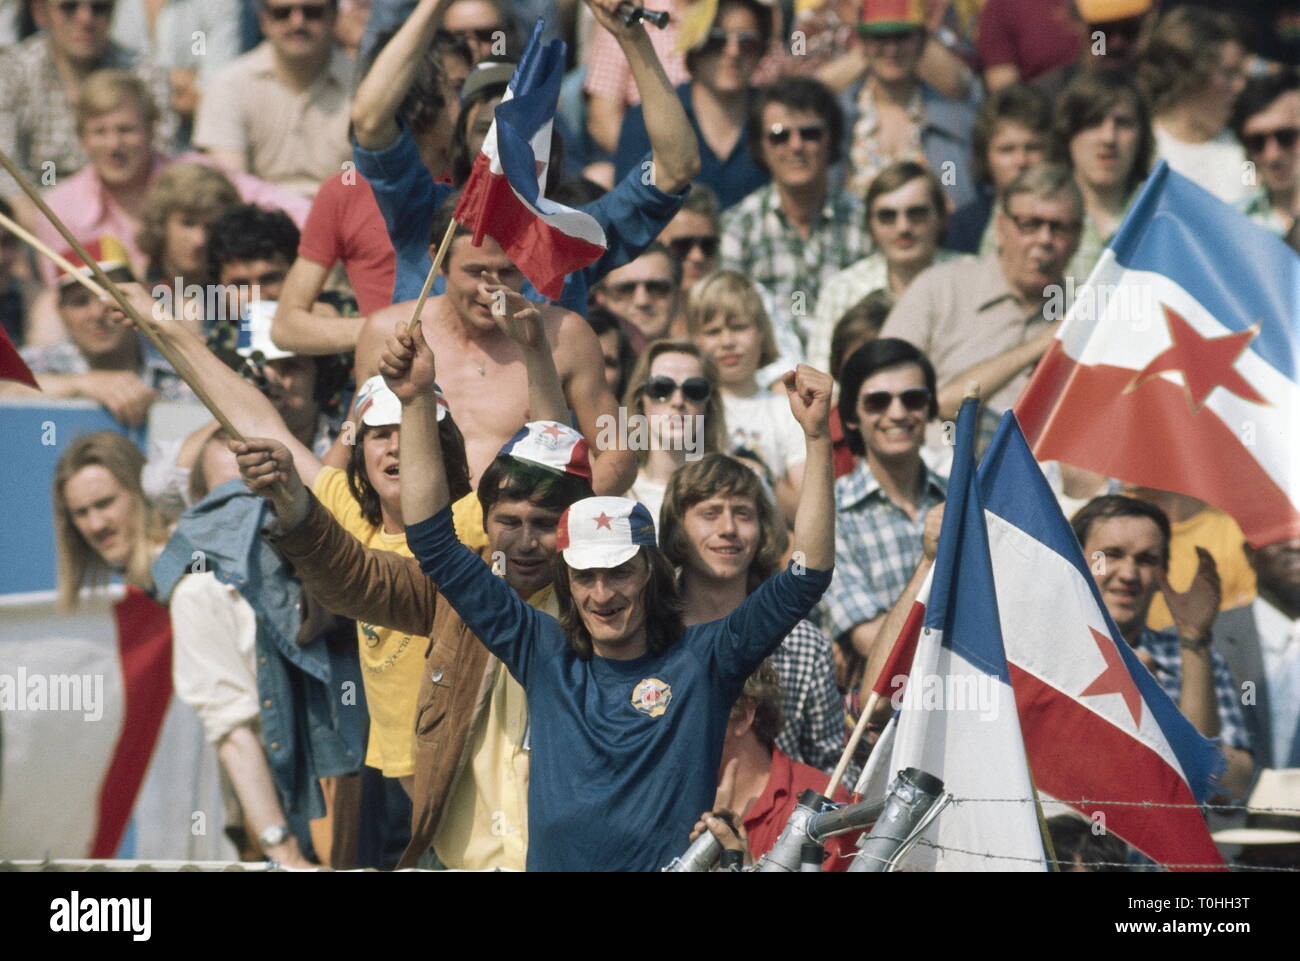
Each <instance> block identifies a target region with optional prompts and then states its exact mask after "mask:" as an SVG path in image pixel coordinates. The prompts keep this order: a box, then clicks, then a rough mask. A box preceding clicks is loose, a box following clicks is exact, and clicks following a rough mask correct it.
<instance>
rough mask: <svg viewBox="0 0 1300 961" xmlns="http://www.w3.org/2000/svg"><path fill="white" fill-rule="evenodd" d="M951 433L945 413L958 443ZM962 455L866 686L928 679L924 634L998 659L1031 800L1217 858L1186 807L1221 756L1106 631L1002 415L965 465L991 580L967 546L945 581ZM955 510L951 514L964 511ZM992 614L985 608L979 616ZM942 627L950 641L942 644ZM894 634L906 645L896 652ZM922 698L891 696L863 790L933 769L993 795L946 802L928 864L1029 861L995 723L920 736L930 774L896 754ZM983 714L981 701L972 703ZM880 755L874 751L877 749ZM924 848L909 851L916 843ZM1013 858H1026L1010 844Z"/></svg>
mask: <svg viewBox="0 0 1300 961" xmlns="http://www.w3.org/2000/svg"><path fill="white" fill-rule="evenodd" d="M961 438H962V428H961V426H960V424H959V426H958V443H959V444H960V442H961ZM960 455H961V450H960V447H959V449H958V458H957V459H956V460H955V461H954V472H953V483H952V484H951V485H950V487H949V503H948V507H947V510H946V511H945V516H944V526H943V532H942V534H941V535H940V540H939V556H938V558H937V559H936V561H935V567H934V571H933V572H932V575H931V579H930V581H928V582H927V584H926V585H925V587H923V588H922V592H921V595H920V598H919V599H918V601H917V603H916V605H915V606H914V608H913V611H912V615H911V617H909V619H908V622H907V625H906V626H905V627H904V629H903V631H902V633H901V634H900V637H899V639H898V641H897V642H896V645H895V653H896V654H899V658H898V659H896V660H893V661H891V664H890V666H889V667H887V668H886V670H885V672H884V674H887V675H888V676H887V677H886V676H884V675H882V678H881V679H880V681H878V682H877V684H876V687H875V690H876V691H877V692H878V693H881V694H883V695H886V696H888V695H890V694H894V695H895V696H896V695H897V691H898V687H897V686H896V685H893V681H894V680H895V679H896V678H898V676H899V675H900V674H909V672H910V676H909V679H908V681H907V688H906V690H907V691H909V692H913V689H914V687H915V685H916V684H917V683H918V682H921V683H925V682H927V680H928V678H929V675H930V674H934V673H939V674H940V675H942V672H941V671H940V672H936V669H935V668H933V667H927V666H926V664H927V663H934V654H933V653H929V654H927V650H932V649H933V647H934V646H935V638H936V637H937V638H940V643H941V644H942V645H943V646H948V645H949V644H952V646H953V648H954V650H955V651H962V650H965V651H967V652H968V653H966V654H965V655H964V658H965V660H966V661H967V663H968V664H972V665H981V664H983V665H986V666H988V667H989V668H991V669H996V668H997V667H998V666H999V665H1001V666H1005V668H1006V674H1007V676H1008V677H1009V680H1010V686H1011V688H1012V689H1013V690H1014V699H1015V710H1014V711H1010V712H1008V713H1010V714H1013V715H1015V716H1016V718H1017V719H1018V722H1019V724H1018V728H1017V731H1016V734H1017V736H1018V737H1022V738H1023V749H1022V750H1023V756H1024V757H1027V758H1028V762H1029V771H1030V773H1031V775H1032V778H1033V790H1034V792H1036V793H1037V795H1038V797H1039V798H1040V799H1041V800H1042V801H1044V802H1046V801H1051V800H1055V801H1058V802H1061V803H1065V804H1068V806H1070V807H1072V808H1074V809H1075V810H1076V811H1078V812H1079V813H1080V814H1082V815H1083V816H1084V817H1086V818H1088V819H1089V820H1091V821H1092V822H1093V823H1094V824H1095V825H1097V826H1098V827H1097V830H1105V831H1109V832H1111V833H1113V834H1114V835H1115V836H1116V837H1119V838H1121V839H1122V840H1124V841H1126V842H1127V843H1128V844H1130V845H1132V846H1133V847H1135V848H1136V849H1138V850H1139V851H1141V852H1142V853H1143V854H1145V855H1146V856H1147V857H1149V858H1151V859H1152V860H1153V861H1155V862H1157V863H1159V864H1163V865H1165V866H1167V867H1169V868H1170V869H1171V870H1191V869H1193V868H1191V867H1188V866H1193V865H1195V866H1205V867H1207V868H1213V867H1217V866H1219V865H1222V863H1223V859H1222V855H1221V854H1220V853H1219V850H1218V848H1216V847H1215V844H1214V841H1213V840H1212V839H1211V837H1210V833H1209V830H1208V828H1207V827H1206V825H1205V821H1204V819H1203V818H1202V816H1201V813H1200V810H1199V809H1198V807H1197V805H1198V804H1200V803H1203V802H1204V801H1205V800H1206V798H1207V796H1208V795H1209V794H1210V793H1211V790H1212V788H1213V779H1214V776H1215V774H1216V772H1218V771H1219V770H1221V769H1222V766H1223V758H1222V755H1221V753H1220V752H1219V750H1218V749H1217V748H1216V747H1215V746H1214V745H1213V744H1211V743H1210V742H1209V741H1207V740H1206V739H1205V738H1204V737H1202V736H1201V735H1200V734H1199V733H1198V732H1197V731H1196V729H1195V728H1194V727H1193V726H1192V724H1191V722H1190V721H1188V720H1187V719H1186V718H1185V717H1183V715H1182V714H1181V713H1180V712H1179V710H1178V707H1177V705H1175V704H1174V702H1173V701H1171V700H1170V699H1169V696H1168V695H1167V694H1166V693H1165V692H1164V689H1163V688H1161V687H1160V684H1159V683H1158V682H1157V681H1156V679H1155V678H1154V677H1152V675H1151V673H1150V672H1149V671H1148V670H1147V669H1146V668H1145V667H1144V666H1143V665H1142V663H1141V662H1140V661H1139V660H1138V659H1137V655H1136V654H1135V653H1134V651H1133V649H1132V648H1130V647H1129V645H1128V644H1127V643H1126V642H1125V641H1124V640H1123V638H1122V637H1121V636H1120V634H1119V630H1118V629H1117V628H1116V627H1115V625H1114V622H1113V621H1112V620H1111V619H1110V616H1109V614H1108V613H1107V612H1106V608H1105V605H1104V604H1103V602H1102V600H1101V595H1100V593H1099V592H1098V590H1097V586H1096V582H1095V581H1094V580H1093V578H1092V575H1091V573H1090V572H1089V570H1088V568H1087V566H1086V564H1085V562H1084V558H1083V551H1082V549H1081V548H1080V547H1079V543H1078V541H1077V540H1076V539H1075V537H1074V532H1073V531H1072V530H1071V529H1070V525H1069V522H1068V521H1066V519H1065V515H1064V514H1062V513H1061V509H1060V507H1059V505H1058V504H1057V502H1056V498H1055V496H1054V495H1053V494H1052V490H1051V488H1050V487H1049V486H1048V484H1047V481H1046V480H1045V479H1044V477H1043V474H1042V471H1041V470H1040V469H1039V467H1038V465H1037V463H1035V461H1034V457H1033V454H1031V453H1030V451H1029V446H1028V444H1026V443H1025V439H1024V436H1023V435H1022V434H1021V433H1020V428H1019V425H1018V424H1017V423H1016V419H1015V416H1014V415H1013V414H1011V413H1007V414H1005V415H1004V416H1003V419H1002V423H1001V425H1000V426H999V428H998V432H997V435H996V436H995V437H994V439H993V443H992V444H991V445H990V447H989V449H988V451H987V453H985V455H984V460H983V461H982V463H981V465H980V469H979V482H978V483H979V494H978V502H979V503H980V504H982V505H983V506H982V509H981V511H980V513H982V516H983V520H984V524H983V525H982V526H983V527H984V528H985V531H986V536H987V541H986V544H987V546H986V548H985V549H986V550H987V556H988V559H989V560H988V562H987V563H988V564H989V566H990V569H991V577H989V576H986V573H985V568H984V567H983V565H982V564H981V563H980V554H979V552H978V551H974V552H972V550H971V547H970V546H968V547H966V548H965V549H964V556H962V557H961V558H960V563H961V564H962V565H965V567H964V569H959V570H958V572H957V580H956V581H953V574H952V572H951V570H950V569H948V568H946V567H945V566H944V558H945V556H947V555H950V554H952V553H954V551H955V550H956V548H955V547H954V545H953V544H952V543H951V541H950V540H949V542H948V543H945V539H950V538H952V536H953V535H952V534H950V527H955V525H952V524H950V518H949V516H948V515H949V513H951V512H953V511H954V510H955V509H957V508H958V504H957V503H956V498H957V497H958V496H959V492H960V490H962V489H961V488H959V489H957V490H954V487H955V485H956V483H957V481H958V475H957V470H956V468H957V465H958V464H960V463H961V457H960ZM965 498H966V499H967V500H969V499H970V498H971V495H970V494H966V495H965ZM962 512H963V516H965V515H966V514H967V513H968V512H969V507H963V508H962ZM962 537H963V538H965V541H966V543H967V544H968V545H974V544H975V543H976V542H977V541H978V537H977V535H975V534H974V533H963V534H962ZM990 579H991V584H990ZM941 583H949V584H955V588H954V587H952V586H950V587H949V588H948V590H947V593H946V596H941V595H940V593H939V585H940V584H941ZM931 585H933V587H932V586H931ZM943 610H949V611H952V610H956V611H958V612H959V616H958V619H956V620H955V621H953V620H952V618H949V620H950V621H952V623H951V624H948V625H944V624H942V623H941V621H942V617H943V615H942V613H941V612H942V611H943ZM990 616H993V617H994V618H995V619H996V620H995V622H994V623H992V624H990V622H989V617H990ZM941 628H942V630H941ZM950 637H951V638H954V639H959V640H957V641H956V642H955V643H954V642H953V641H950V640H949V638H950ZM995 641H996V642H997V646H996V647H995V646H994V642H995ZM908 644H912V645H914V646H915V648H916V653H915V656H914V658H913V659H910V660H909V659H908V656H907V654H906V650H907V645H908ZM980 651H983V654H980V653H979V652H980ZM900 652H901V653H900ZM969 652H974V653H969ZM1003 652H1004V653H1005V661H1003V662H999V661H998V660H997V659H996V657H995V656H994V655H996V654H1002V653H1003ZM927 658H929V661H927V660H926V659H927ZM949 661H950V662H954V661H955V657H950V658H949ZM966 670H967V671H969V670H970V669H969V668H967V669H966ZM948 673H949V674H951V673H953V672H952V671H951V670H949V671H948ZM957 673H958V676H961V674H962V672H957ZM928 683H929V684H931V685H935V684H936V683H937V682H936V681H934V680H928ZM967 688H968V692H967V693H966V695H965V697H966V700H967V701H968V702H969V700H970V692H971V691H973V693H975V694H977V695H978V694H979V692H980V688H978V687H973V686H971V685H970V684H969V682H967ZM960 690H961V689H960V688H959V687H953V688H950V689H945V690H943V692H942V693H943V694H944V696H946V697H947V698H948V701H949V702H952V701H953V694H954V693H957V692H959V691H960ZM939 693H940V691H939V690H938V689H937V688H936V689H935V690H934V691H933V692H932V695H931V700H933V701H935V702H936V703H938V694H939ZM925 694H926V691H925V690H921V691H918V692H914V693H908V694H907V695H906V696H905V697H903V698H902V702H903V710H902V711H901V712H900V714H899V715H897V716H896V717H895V719H894V721H891V723H890V727H889V728H887V729H886V732H885V735H884V736H882V738H881V741H880V742H879V743H878V744H877V745H876V748H875V750H874V751H873V752H872V761H871V762H869V763H868V766H867V769H866V770H865V771H864V772H863V775H862V779H861V780H860V781H859V785H858V790H859V791H860V792H862V793H863V794H864V795H865V796H867V797H871V796H873V794H872V792H873V790H875V791H879V790H880V788H882V787H883V785H884V779H885V776H886V775H888V774H890V773H892V772H894V771H897V770H898V769H899V767H900V766H907V765H909V764H910V765H913V766H917V767H921V768H922V769H923V770H928V771H930V773H932V774H935V775H936V776H937V777H941V778H943V780H944V782H945V788H946V789H947V790H948V791H949V792H951V793H953V794H954V795H956V796H957V797H958V798H959V799H960V798H961V797H967V798H975V799H978V798H980V797H990V798H1000V799H1002V800H1001V801H983V802H982V801H979V800H970V801H967V802H964V804H963V803H961V802H960V801H959V803H958V804H957V805H955V807H956V808H957V809H958V811H961V809H962V808H963V807H964V808H965V809H966V810H965V812H964V813H962V814H961V815H960V818H961V819H962V820H958V819H957V818H958V816H955V815H952V814H950V811H949V810H945V811H943V812H942V813H941V814H940V815H939V817H938V819H937V820H936V823H935V826H934V828H932V829H931V830H932V831H939V832H945V833H943V834H937V835H936V837H937V838H939V840H937V841H936V843H939V844H940V845H941V846H940V848H938V849H937V850H939V851H941V852H944V851H946V852H951V853H948V854H947V858H948V860H947V861H940V862H938V863H937V864H936V865H935V866H936V867H943V866H944V865H945V864H946V865H950V866H953V867H957V868H958V869H960V868H971V867H979V866H981V865H980V864H979V862H978V860H976V859H974V858H973V856H972V855H969V854H961V852H962V851H977V852H987V853H989V854H996V855H998V857H995V858H990V859H989V860H988V862H987V863H986V864H985V865H982V866H984V867H990V866H992V867H993V868H994V869H996V870H1009V869H1012V868H1014V867H1016V866H1021V867H1027V868H1033V867H1036V865H1034V864H1033V863H1032V855H1031V856H1029V859H1027V860H1022V861H1015V860H1012V859H1011V856H1012V855H1016V854H1017V851H1016V844H1017V843H1019V844H1020V845H1021V846H1022V847H1023V846H1025V845H1026V844H1027V840H1025V839H1026V838H1027V835H1025V833H1024V828H1023V826H1022V827H1021V828H1020V829H1019V830H1018V831H1013V826H1014V824H1015V823H1016V822H1015V820H1013V818H1015V819H1023V817H1024V815H1025V813H1026V812H1029V811H1031V810H1032V800H1031V798H1032V797H1033V793H1032V792H1031V791H1030V790H1028V788H1027V784H1026V782H1025V780H1024V779H1022V777H1021V775H1020V773H1019V771H1018V770H1017V768H1016V766H1015V763H1014V762H1015V760H1016V759H1015V757H1014V756H1013V754H1012V751H1011V745H1012V743H1013V741H1012V740H1011V739H1010V737H1009V734H1008V732H1005V731H1003V732H998V731H997V730H996V725H994V724H987V725H975V726H976V727H977V728H978V727H981V726H983V727H984V728H985V731H984V738H983V740H982V741H981V742H980V744H979V745H978V746H977V747H975V748H974V749H969V748H967V749H964V750H961V751H957V750H955V748H956V747H959V746H961V745H960V742H954V741H951V740H950V739H951V738H952V737H953V736H954V735H953V734H951V733H947V732H944V734H943V738H940V739H938V740H936V741H935V745H936V746H932V747H930V748H928V750H929V751H930V752H933V751H935V750H937V749H939V750H946V751H947V753H948V755H950V756H949V758H948V760H947V763H946V764H945V766H944V767H943V769H942V770H936V769H935V767H934V761H933V760H932V759H931V757H930V756H927V755H926V754H925V753H916V752H914V753H913V754H912V755H909V756H900V755H899V754H898V745H900V744H902V743H903V742H902V734H903V730H904V722H906V721H907V719H908V710H907V707H908V704H909V702H910V703H911V704H913V705H914V706H919V707H922V708H924V706H925V704H926V701H925ZM896 702H897V701H896ZM953 706H959V705H955V704H954V705H953ZM919 713H921V714H922V715H923V714H924V713H926V712H924V711H922V712H919ZM931 713H932V712H931ZM987 713H989V712H988V705H987V704H986V705H984V708H983V709H982V710H981V711H980V715H981V716H982V715H984V714H987ZM929 723H930V724H931V725H934V724H935V721H933V720H931V721H930V722H929ZM895 727H896V728H897V734H894V733H893V729H894V728H895ZM977 733H979V732H977ZM995 735H996V736H995ZM930 736H931V737H932V738H935V737H937V736H938V735H937V734H936V733H933V732H932V733H931V735H930ZM945 739H947V740H945ZM891 742H892V743H891ZM882 747H883V749H884V750H883V751H882ZM882 753H884V754H886V756H885V757H883V758H880V759H878V758H877V755H878V754H882ZM891 754H892V756H890V755H891ZM883 761H888V762H889V763H888V764H885V763H881V762H883ZM904 762H905V763H904ZM927 763H928V764H930V765H931V766H929V767H927V766H926V765H927ZM988 777H992V778H993V780H992V783H990V784H988V785H985V786H982V787H981V788H980V790H981V791H983V792H986V793H979V794H976V793H972V792H973V791H974V788H973V787H972V784H981V780H980V779H982V778H988ZM999 786H1000V789H999ZM945 819H947V822H946V823H945ZM1009 832H1010V833H1009ZM1017 839H1020V840H1019V841H1018V840H1017ZM923 848H924V845H923V846H922V847H921V848H919V849H917V851H916V852H914V853H913V854H912V855H910V857H912V858H916V857H918V856H919V855H920V854H923V853H924V851H923ZM1019 857H1021V858H1025V857H1026V855H1025V854H1024V853H1023V852H1021V853H1020V854H1019ZM954 858H957V859H958V860H956V861H955V862H954V860H953V859H954Z"/></svg>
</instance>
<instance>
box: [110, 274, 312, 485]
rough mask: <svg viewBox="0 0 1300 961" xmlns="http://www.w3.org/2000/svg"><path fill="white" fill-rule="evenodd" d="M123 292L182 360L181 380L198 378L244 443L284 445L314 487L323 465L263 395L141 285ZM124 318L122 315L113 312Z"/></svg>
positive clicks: (301, 472) (130, 287) (125, 286)
mask: <svg viewBox="0 0 1300 961" xmlns="http://www.w3.org/2000/svg"><path fill="white" fill-rule="evenodd" d="M121 288H122V291H123V292H124V293H125V294H126V295H127V297H128V298H130V300H131V302H132V304H133V305H134V307H135V308H136V310H137V311H139V313H140V314H141V316H143V317H152V318H153V319H152V326H153V329H154V331H155V332H156V333H157V334H158V336H159V337H160V338H161V339H162V340H163V342H164V343H166V344H167V345H169V346H170V347H171V349H172V350H173V351H174V352H175V354H176V355H177V356H178V357H179V359H180V361H181V364H182V365H183V367H184V368H186V369H185V370H181V371H178V373H180V374H181V375H182V376H187V375H188V377H193V378H194V380H195V382H196V383H197V384H198V385H199V386H200V387H202V388H203V390H204V391H205V392H206V393H207V395H208V396H209V397H212V398H215V399H216V401H217V403H219V404H220V405H221V410H222V412H223V413H224V414H225V415H226V416H227V417H228V418H229V419H230V422H231V423H232V424H233V425H234V426H235V428H236V429H237V430H238V431H239V432H240V433H241V434H243V435H244V436H245V437H271V438H274V439H275V440H278V441H280V443H282V444H284V445H285V446H286V447H287V448H288V449H289V451H290V453H291V454H292V455H293V460H294V463H295V464H296V465H297V468H298V472H299V473H300V474H301V475H302V477H303V480H305V481H306V482H307V483H308V484H311V483H312V482H313V481H314V480H315V479H316V475H317V474H318V473H320V468H321V462H320V460H318V459H317V457H316V455H315V454H313V453H312V452H311V451H310V450H308V449H307V448H306V447H304V446H303V445H302V444H301V443H300V442H299V441H298V439H297V438H296V437H294V436H293V434H291V433H290V432H289V428H288V427H286V426H285V424H284V421H283V420H282V419H281V417H280V415H279V413H278V412H277V411H276V409H275V406H274V405H273V404H272V403H271V402H270V401H269V400H267V399H266V397H265V396H264V395H263V394H262V392H261V391H260V390H258V389H257V388H256V387H254V386H253V385H252V384H250V383H249V382H248V381H246V380H244V378H243V377H241V376H240V375H239V374H238V373H236V372H235V371H233V370H231V369H230V368H229V367H227V366H226V365H225V364H223V363H222V362H221V360H220V358H218V357H217V355H216V354H214V353H212V351H210V350H209V349H208V346H207V344H205V343H204V342H203V341H202V340H201V339H200V338H199V337H198V336H196V335H195V334H194V333H193V332H191V331H190V330H189V329H188V328H186V327H185V326H184V325H183V324H181V323H180V322H178V321H177V320H176V318H174V317H173V316H172V315H171V314H170V313H168V312H167V311H165V310H162V309H161V304H157V303H156V302H155V301H154V300H153V298H151V297H150V296H149V294H148V293H147V292H146V291H145V289H144V288H143V287H141V286H140V285H139V284H122V285H121ZM113 313H114V314H115V315H116V316H117V317H118V318H121V316H122V315H121V311H119V310H117V309H116V308H113Z"/></svg>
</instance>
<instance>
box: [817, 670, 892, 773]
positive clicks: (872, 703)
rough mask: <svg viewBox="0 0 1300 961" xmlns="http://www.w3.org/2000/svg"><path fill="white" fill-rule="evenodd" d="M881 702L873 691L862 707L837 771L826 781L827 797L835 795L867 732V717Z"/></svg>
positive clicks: (841, 755)
mask: <svg viewBox="0 0 1300 961" xmlns="http://www.w3.org/2000/svg"><path fill="white" fill-rule="evenodd" d="M879 703H880V695H879V694H877V693H876V692H875V691H872V692H871V694H870V696H869V697H868V698H867V703H866V704H865V705H864V706H863V708H862V713H861V714H860V715H859V716H858V723H857V724H855V725H854V726H853V733H852V734H851V735H850V736H849V743H848V744H846V745H845V746H844V751H843V753H841V754H840V760H839V763H838V764H836V765H835V771H834V773H833V774H831V779H830V781H828V782H827V783H826V790H825V791H824V792H823V793H824V794H825V795H826V796H827V797H834V796H835V789H836V788H837V787H839V783H840V780H841V779H842V778H843V777H844V772H845V771H847V770H848V769H849V760H850V759H851V758H852V757H853V752H854V751H856V750H857V749H858V743H859V742H860V741H861V740H862V735H863V734H865V733H866V730H867V718H869V717H871V712H872V711H874V710H875V709H876V705H877V704H879Z"/></svg>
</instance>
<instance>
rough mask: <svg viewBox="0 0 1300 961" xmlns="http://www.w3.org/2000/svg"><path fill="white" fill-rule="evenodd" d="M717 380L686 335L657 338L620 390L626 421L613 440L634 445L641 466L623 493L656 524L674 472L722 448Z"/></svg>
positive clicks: (723, 432) (722, 425)
mask: <svg viewBox="0 0 1300 961" xmlns="http://www.w3.org/2000/svg"><path fill="white" fill-rule="evenodd" d="M717 382H718V375H717V370H716V368H715V367H714V366H713V362H712V361H711V360H709V359H708V357H706V356H705V354H704V352H703V351H701V350H700V348H699V347H697V346H695V344H693V343H691V342H690V341H689V340H656V341H655V342H654V343H652V344H651V345H650V346H649V347H648V348H647V349H646V352H645V353H644V354H642V355H641V359H640V360H639V361H637V365H636V369H635V370H633V371H632V377H631V380H630V382H629V384H628V388H627V393H626V394H624V395H623V409H624V410H627V411H628V412H629V416H628V422H627V424H626V425H618V427H619V430H620V434H621V436H620V437H618V438H617V439H616V443H618V444H619V445H621V446H622V448H623V449H632V450H635V451H636V453H637V462H638V464H639V465H640V466H639V469H638V470H637V475H636V482H635V483H634V484H633V485H632V488H631V489H630V490H629V491H628V492H627V494H626V495H624V496H626V497H628V498H631V499H632V500H636V501H640V502H641V503H642V504H644V505H645V506H646V508H647V509H648V510H649V511H650V516H651V518H653V520H654V522H655V524H656V525H658V523H659V508H660V505H662V504H663V501H664V494H665V492H666V491H667V490H668V481H669V480H670V479H671V478H672V476H673V472H674V471H676V470H677V468H679V467H681V466H682V465H683V464H685V463H686V461H687V460H688V459H689V460H698V459H699V458H700V457H702V456H704V455H705V454H712V453H716V452H721V451H723V448H724V438H725V437H726V427H725V422H724V418H723V413H722V402H721V400H720V399H719V398H718V392H717ZM602 435H603V431H602ZM598 443H599V444H600V445H601V446H602V447H603V446H605V445H604V440H601V441H598Z"/></svg>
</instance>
